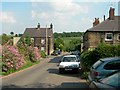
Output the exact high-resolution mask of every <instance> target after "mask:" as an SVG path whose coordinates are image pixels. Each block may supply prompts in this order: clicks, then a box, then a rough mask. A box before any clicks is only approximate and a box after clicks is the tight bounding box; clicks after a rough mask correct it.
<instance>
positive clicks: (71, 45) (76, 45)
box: [64, 38, 81, 52]
mask: <svg viewBox="0 0 120 90" xmlns="http://www.w3.org/2000/svg"><path fill="white" fill-rule="evenodd" d="M65 43H66V42H65ZM80 43H81V41H80V38H74V39H70V40H69V42H68V45H66V44H65V45H66V46H64V51H68V52H70V51H75V50H80Z"/></svg>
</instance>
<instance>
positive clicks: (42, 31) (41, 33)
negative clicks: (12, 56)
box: [22, 28, 53, 37]
mask: <svg viewBox="0 0 120 90" xmlns="http://www.w3.org/2000/svg"><path fill="white" fill-rule="evenodd" d="M52 35H53V31H52V29H51V28H47V37H49V36H50V37H52ZM22 37H46V28H39V29H38V28H26V29H25V32H24V34H23V36H22Z"/></svg>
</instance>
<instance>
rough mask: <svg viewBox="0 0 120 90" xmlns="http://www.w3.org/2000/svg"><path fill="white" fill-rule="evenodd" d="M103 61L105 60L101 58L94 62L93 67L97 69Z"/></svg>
mask: <svg viewBox="0 0 120 90" xmlns="http://www.w3.org/2000/svg"><path fill="white" fill-rule="evenodd" d="M102 63H103V61H102V60H99V61H97V62H96V63H95V64H93V66H92V68H94V69H97V68H98V67H99V66H100V65H101V64H102Z"/></svg>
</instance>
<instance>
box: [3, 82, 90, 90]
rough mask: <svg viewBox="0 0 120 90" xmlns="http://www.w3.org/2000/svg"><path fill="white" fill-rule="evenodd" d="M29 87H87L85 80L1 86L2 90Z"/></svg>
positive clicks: (19, 89)
mask: <svg viewBox="0 0 120 90" xmlns="http://www.w3.org/2000/svg"><path fill="white" fill-rule="evenodd" d="M27 88H28V89H29V88H33V90H34V88H37V89H41V88H80V89H82V88H88V85H87V84H86V83H85V82H63V83H61V84H60V85H56V84H51V83H38V82H37V83H34V84H28V85H24V86H17V85H12V84H11V85H7V86H3V87H2V90H21V89H25V90H26V89H27Z"/></svg>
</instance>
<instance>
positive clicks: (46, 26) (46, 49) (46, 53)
mask: <svg viewBox="0 0 120 90" xmlns="http://www.w3.org/2000/svg"><path fill="white" fill-rule="evenodd" d="M46 55H47V25H46Z"/></svg>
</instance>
